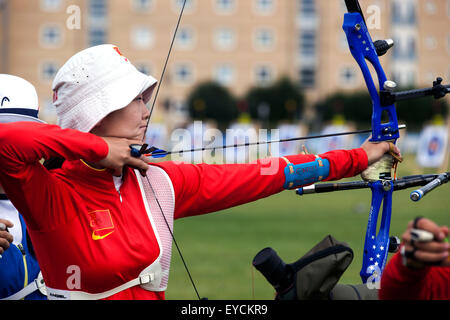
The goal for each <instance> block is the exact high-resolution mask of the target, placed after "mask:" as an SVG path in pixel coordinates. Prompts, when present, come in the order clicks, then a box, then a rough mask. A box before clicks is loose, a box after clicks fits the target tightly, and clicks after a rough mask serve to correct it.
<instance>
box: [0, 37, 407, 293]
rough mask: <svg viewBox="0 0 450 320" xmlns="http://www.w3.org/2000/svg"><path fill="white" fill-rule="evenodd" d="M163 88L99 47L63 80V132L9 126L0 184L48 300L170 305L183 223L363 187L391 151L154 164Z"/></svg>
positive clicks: (58, 88) (72, 63) (380, 147)
mask: <svg viewBox="0 0 450 320" xmlns="http://www.w3.org/2000/svg"><path fill="white" fill-rule="evenodd" d="M156 82H157V81H156V80H155V79H154V78H153V77H151V76H146V75H144V74H142V73H140V72H139V71H138V70H137V69H136V68H135V67H134V66H133V65H132V64H131V63H130V61H129V60H128V59H126V58H125V57H124V56H123V55H122V54H121V53H120V51H119V50H118V48H117V47H115V46H113V45H101V46H97V47H92V48H89V49H86V50H83V51H81V52H79V53H77V54H76V55H74V56H73V57H72V58H70V59H69V60H68V61H67V62H66V64H65V65H64V66H63V67H62V68H61V69H60V70H59V72H58V74H57V75H56V78H55V79H54V82H53V90H54V106H55V107H56V111H57V114H58V121H59V125H60V126H61V127H62V128H61V127H60V126H55V125H46V124H39V123H10V124H1V125H0V141H1V143H2V146H3V147H2V149H1V150H0V166H1V167H2V170H1V172H0V182H1V184H2V185H3V186H4V188H5V190H6V193H7V194H8V197H9V198H10V199H11V201H12V202H13V203H14V205H16V206H17V208H19V210H20V212H21V213H22V214H23V216H24V218H25V221H26V222H27V224H28V225H29V227H30V233H31V238H32V239H33V243H34V244H35V249H36V254H37V256H38V259H39V261H40V264H41V268H42V273H43V275H44V279H45V282H46V286H47V292H48V294H49V298H51V299H164V297H165V296H164V291H165V290H166V287H167V282H168V275H169V267H170V260H171V247H172V240H173V234H172V225H173V220H174V219H179V218H183V217H189V216H195V215H201V214H205V213H210V212H215V211H219V210H223V209H226V208H230V207H233V206H237V205H241V204H244V203H248V202H251V201H255V200H258V199H261V198H264V197H268V196H270V195H273V194H276V193H278V192H281V191H283V190H286V189H294V188H296V187H299V186H301V185H305V184H311V183H314V182H316V181H319V180H320V181H327V180H338V179H342V178H344V177H351V176H355V175H357V174H359V173H361V172H362V171H363V170H365V169H366V168H367V166H368V164H372V163H374V162H376V161H378V160H379V159H380V158H381V157H382V156H383V155H384V154H385V153H386V152H388V151H389V149H390V146H389V144H388V143H387V142H381V143H378V144H373V143H370V142H366V143H364V144H363V145H362V147H361V148H358V149H354V150H336V151H331V152H327V153H325V154H322V155H293V156H287V157H282V158H273V159H270V161H264V162H263V161H257V162H256V163H251V164H224V165H206V164H199V165H194V164H183V163H174V162H171V161H167V162H161V163H158V164H149V163H148V161H147V159H146V158H145V157H144V156H140V157H133V156H132V155H131V152H130V145H132V144H139V143H142V141H143V139H144V135H145V134H144V133H145V131H146V125H147V122H148V120H149V117H150V112H149V110H148V109H147V107H146V103H147V102H148V101H149V100H150V97H151V95H152V92H153V89H154V87H155V85H156ZM395 150H396V151H395V152H396V153H399V151H398V149H395ZM51 157H60V158H64V159H65V162H64V164H63V165H62V168H60V169H56V170H51V171H49V170H46V169H45V168H44V167H43V166H42V165H41V164H40V163H39V160H40V159H41V158H45V159H49V158H51ZM273 163H275V164H276V165H277V166H276V167H277V168H278V169H277V170H276V171H275V172H272V174H270V175H268V174H263V172H264V169H266V168H267V167H269V166H271V165H272V164H273ZM134 169H137V170H134ZM216 227H217V228H220V226H219V225H218V226H216ZM74 272H75V273H74ZM194 288H195V286H194ZM197 295H198V293H197ZM198 297H200V296H199V295H198Z"/></svg>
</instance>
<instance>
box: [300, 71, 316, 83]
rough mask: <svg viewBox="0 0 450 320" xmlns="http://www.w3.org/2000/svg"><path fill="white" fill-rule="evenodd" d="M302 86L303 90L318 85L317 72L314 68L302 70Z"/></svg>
mask: <svg viewBox="0 0 450 320" xmlns="http://www.w3.org/2000/svg"><path fill="white" fill-rule="evenodd" d="M300 85H301V86H302V87H303V88H313V87H314V86H315V85H316V70H315V69H314V68H308V67H305V68H302V69H301V70H300Z"/></svg>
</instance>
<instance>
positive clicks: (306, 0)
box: [300, 0, 316, 16]
mask: <svg viewBox="0 0 450 320" xmlns="http://www.w3.org/2000/svg"><path fill="white" fill-rule="evenodd" d="M300 14H301V15H304V16H311V15H315V14H316V3H315V0H300Z"/></svg>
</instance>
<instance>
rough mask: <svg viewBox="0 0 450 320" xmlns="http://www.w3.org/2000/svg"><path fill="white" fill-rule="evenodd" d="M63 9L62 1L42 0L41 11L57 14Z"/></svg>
mask: <svg viewBox="0 0 450 320" xmlns="http://www.w3.org/2000/svg"><path fill="white" fill-rule="evenodd" d="M61 9H62V0H41V10H42V11H46V12H57V11H60V10H61Z"/></svg>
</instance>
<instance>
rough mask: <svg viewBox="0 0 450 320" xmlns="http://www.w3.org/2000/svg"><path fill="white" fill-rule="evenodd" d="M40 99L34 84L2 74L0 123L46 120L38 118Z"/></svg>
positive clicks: (0, 76) (0, 81)
mask: <svg viewBox="0 0 450 320" xmlns="http://www.w3.org/2000/svg"><path fill="white" fill-rule="evenodd" d="M38 112H39V100H38V95H37V93H36V89H35V88H34V86H33V85H32V84H31V83H29V82H28V81H27V80H25V79H22V78H19V77H16V76H13V75H9V74H0V123H8V122H16V121H33V122H41V123H45V122H44V121H42V120H40V119H39V118H38Z"/></svg>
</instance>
